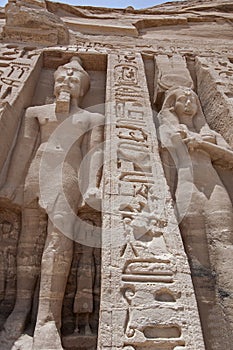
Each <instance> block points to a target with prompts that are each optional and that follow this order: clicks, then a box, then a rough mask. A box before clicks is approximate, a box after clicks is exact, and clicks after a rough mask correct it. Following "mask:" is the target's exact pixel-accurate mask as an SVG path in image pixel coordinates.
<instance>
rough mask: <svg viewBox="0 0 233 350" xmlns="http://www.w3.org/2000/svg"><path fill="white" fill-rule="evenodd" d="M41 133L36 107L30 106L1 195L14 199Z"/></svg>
mask: <svg viewBox="0 0 233 350" xmlns="http://www.w3.org/2000/svg"><path fill="white" fill-rule="evenodd" d="M38 135H39V123H38V120H37V118H36V117H35V115H34V108H28V109H27V111H26V113H25V115H24V117H23V122H22V125H21V127H20V132H19V136H18V138H17V141H16V145H15V147H14V150H13V155H12V158H11V161H10V166H9V169H8V174H7V181H6V184H5V185H4V187H3V189H2V190H1V196H4V197H7V198H9V199H12V197H13V195H14V193H15V192H16V190H17V189H18V187H19V186H20V185H21V183H22V182H23V180H24V178H25V177H26V172H27V170H28V167H29V164H30V161H31V158H32V154H33V151H34V149H35V146H36V143H37V139H38Z"/></svg>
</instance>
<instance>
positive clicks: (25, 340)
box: [11, 334, 33, 350]
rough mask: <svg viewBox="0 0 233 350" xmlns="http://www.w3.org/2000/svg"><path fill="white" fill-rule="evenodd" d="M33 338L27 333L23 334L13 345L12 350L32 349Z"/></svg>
mask: <svg viewBox="0 0 233 350" xmlns="http://www.w3.org/2000/svg"><path fill="white" fill-rule="evenodd" d="M32 343H33V338H32V337H30V336H29V335H27V334H23V335H22V336H21V337H20V338H19V339H18V340H17V341H16V342H15V343H14V346H13V347H12V349H11V350H32Z"/></svg>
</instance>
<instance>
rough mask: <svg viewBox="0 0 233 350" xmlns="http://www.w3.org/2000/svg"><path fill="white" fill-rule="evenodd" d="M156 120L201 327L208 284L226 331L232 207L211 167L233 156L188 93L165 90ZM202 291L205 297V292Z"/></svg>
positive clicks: (231, 320) (231, 311)
mask: <svg viewBox="0 0 233 350" xmlns="http://www.w3.org/2000/svg"><path fill="white" fill-rule="evenodd" d="M158 118H159V122H160V128H159V132H160V139H161V146H162V149H164V150H165V152H167V153H169V154H170V157H171V158H172V160H173V162H174V164H175V167H173V169H174V168H176V174H174V172H173V176H172V179H171V183H173V184H174V183H175V184H176V186H175V190H174V197H175V202H176V210H177V218H178V221H179V223H180V229H181V233H182V237H183V241H184V245H185V249H186V252H187V255H188V258H189V262H190V265H191V268H192V269H191V270H192V277H193V282H194V286H195V289H196V294H197V300H198V303H199V310H200V313H201V318H202V321H204V322H203V325H204V327H208V324H209V323H210V314H211V313H212V317H213V310H212V311H211V308H212V307H213V304H212V305H211V302H210V295H206V294H205V291H204V289H205V288H204V287H205V286H204V284H205V283H212V282H211V281H213V280H214V283H213V286H214V287H213V294H214V298H213V300H215V299H216V301H217V300H218V301H219V303H220V304H221V305H222V306H223V312H222V319H223V320H225V321H224V322H225V324H228V325H229V326H230V328H231V332H232V329H233V307H232V305H233V270H232V268H231V267H229V268H227V267H228V266H231V262H232V257H233V208H232V203H231V200H230V198H229V195H228V193H227V191H226V189H225V187H224V185H223V183H222V181H221V179H220V177H219V176H218V173H217V171H216V170H215V168H214V166H215V165H219V166H223V167H229V168H232V167H233V152H232V151H231V149H230V147H229V146H228V144H227V143H226V142H225V140H224V139H223V138H222V136H221V135H220V134H218V133H217V132H215V131H213V130H211V129H210V128H209V126H208V124H207V122H206V120H205V117H204V115H203V112H202V109H201V106H200V102H199V100H198V97H197V95H196V94H195V93H194V92H193V91H192V90H191V89H188V88H185V87H177V88H175V89H171V90H169V91H168V92H167V95H166V98H165V101H164V104H163V107H162V109H161V111H160V113H159V115H158ZM162 154H163V151H162ZM174 164H173V165H174ZM171 169H172V167H171ZM171 173H172V171H171V172H170V178H171ZM226 269H227V271H226ZM206 277H207V282H206ZM209 287H210V286H209ZM205 290H207V289H205ZM208 290H209V294H211V288H209V289H208ZM208 298H209V300H208ZM213 303H215V302H214V301H213ZM215 317H217V315H216V314H215ZM209 334H210V333H209ZM210 338H211V336H210ZM210 341H211V340H210Z"/></svg>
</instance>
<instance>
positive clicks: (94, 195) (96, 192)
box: [83, 187, 102, 211]
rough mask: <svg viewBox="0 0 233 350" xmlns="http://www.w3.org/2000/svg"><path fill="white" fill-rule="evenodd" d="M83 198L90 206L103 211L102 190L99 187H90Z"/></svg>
mask: <svg viewBox="0 0 233 350" xmlns="http://www.w3.org/2000/svg"><path fill="white" fill-rule="evenodd" d="M83 199H84V201H85V203H86V204H88V205H89V207H91V208H93V209H95V210H98V211H101V199H102V196H101V191H100V189H98V188H97V187H91V188H89V189H88V190H87V191H86V193H85V194H84V196H83Z"/></svg>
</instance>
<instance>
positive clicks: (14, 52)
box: [0, 44, 42, 170]
mask: <svg viewBox="0 0 233 350" xmlns="http://www.w3.org/2000/svg"><path fill="white" fill-rule="evenodd" d="M41 65H42V60H41V59H40V53H39V52H38V51H36V50H35V48H33V47H24V46H18V45H7V44H6V45H2V46H0V140H2V143H1V154H0V170H1V169H2V167H3V165H4V162H5V161H6V159H7V156H9V155H10V150H11V149H12V146H13V145H14V140H15V138H16V134H17V130H18V127H19V124H20V121H21V116H22V112H23V109H24V108H26V107H28V106H29V105H30V103H31V99H32V96H33V92H34V88H35V86H36V83H37V81H38V76H39V72H40V69H41ZM3 141H4V142H3Z"/></svg>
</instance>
